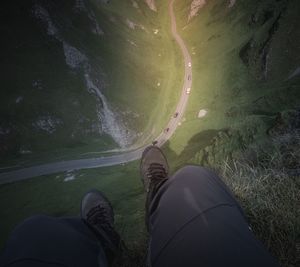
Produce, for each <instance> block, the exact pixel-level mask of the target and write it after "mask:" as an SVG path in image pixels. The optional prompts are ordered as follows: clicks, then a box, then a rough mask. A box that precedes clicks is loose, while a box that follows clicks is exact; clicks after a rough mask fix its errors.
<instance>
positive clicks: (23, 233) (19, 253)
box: [0, 190, 120, 267]
mask: <svg viewBox="0 0 300 267" xmlns="http://www.w3.org/2000/svg"><path fill="white" fill-rule="evenodd" d="M113 223H114V220H113V210H112V207H111V205H110V203H109V201H108V200H107V199H106V198H105V196H104V195H103V194H102V193H100V192H98V191H96V190H93V191H91V192H89V193H87V194H86V195H85V196H84V198H83V200H82V204H81V218H79V217H78V218H53V217H48V216H34V217H31V218H29V219H27V220H25V221H24V222H23V223H22V224H20V225H19V226H18V227H16V229H15V230H14V231H13V233H12V234H11V236H10V238H9V240H8V242H7V244H6V248H5V250H4V252H3V253H2V255H1V257H0V266H22V267H23V266H78V267H79V266H91V267H93V266H103V267H104V266H108V262H109V261H111V260H112V259H113V257H114V255H115V253H117V250H118V249H119V245H120V238H119V235H118V234H117V233H116V232H115V230H114V228H113Z"/></svg>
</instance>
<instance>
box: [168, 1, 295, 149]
mask: <svg viewBox="0 0 300 267" xmlns="http://www.w3.org/2000/svg"><path fill="white" fill-rule="evenodd" d="M273 2H274V1H268V0H266V1H262V2H261V3H260V4H257V3H254V2H253V1H243V2H237V3H236V4H235V6H234V7H233V8H232V9H228V8H227V2H226V1H218V2H209V3H208V4H207V5H206V6H205V7H204V8H203V9H202V10H200V12H199V15H198V16H196V17H195V18H193V19H192V20H191V21H190V23H189V24H187V15H188V12H189V7H188V5H187V3H186V2H184V1H177V2H176V8H175V9H176V14H177V15H178V16H177V18H178V19H177V20H178V24H179V25H180V26H179V30H180V33H181V35H182V36H183V39H184V40H185V42H186V43H187V45H188V47H189V51H190V53H191V56H192V62H193V85H192V92H191V97H190V99H189V103H188V106H187V110H186V113H185V120H184V121H183V123H182V127H180V128H178V130H177V131H176V134H175V136H174V138H173V139H172V140H171V141H170V147H171V148H172V149H173V150H174V151H176V152H177V153H179V154H180V153H181V152H182V150H183V149H184V147H185V146H186V145H187V143H188V141H189V140H190V139H191V138H192V137H193V136H194V135H196V134H197V133H199V132H203V131H207V130H220V129H224V128H230V129H232V130H237V131H240V132H241V134H244V129H245V127H246V126H247V127H249V128H253V129H254V128H257V127H258V128H257V136H254V139H256V140H257V139H258V138H266V135H264V134H263V133H264V132H265V131H266V129H267V128H268V127H270V125H271V124H272V122H273V120H274V118H275V117H274V114H276V113H278V112H281V111H284V110H287V109H293V108H297V107H298V105H299V101H300V94H299V92H300V90H299V78H297V77H296V78H294V79H293V80H290V81H287V77H288V76H289V75H290V73H291V72H292V71H293V70H295V69H296V68H297V67H298V66H299V65H300V58H299V56H298V55H299V46H297V45H295V44H296V43H297V44H299V42H300V36H299V31H298V30H297V29H298V26H297V25H298V20H297V16H296V13H297V12H299V10H300V5H299V3H298V2H297V1H290V2H288V3H287V2H286V1H281V2H278V3H276V4H275V3H273ZM268 10H270V11H272V12H273V17H271V18H270V19H269V20H268V21H267V22H265V24H262V20H263V19H264V12H266V11H268ZM296 10H298V11H296ZM279 14H282V16H281V19H280V20H279V26H278V28H277V30H276V31H275V33H274V35H273V36H272V38H271V42H270V49H269V61H268V74H267V78H266V79H265V78H262V75H263V71H262V69H261V59H260V55H259V50H260V49H261V46H262V44H263V43H264V42H265V41H266V40H267V38H268V35H269V31H270V29H271V28H272V25H273V24H274V22H275V21H276V18H277V17H278V15H279ZM252 16H257V17H258V19H257V20H258V21H257V22H256V23H254V24H253V25H250V22H251V17H252ZM249 25H250V26H249ZM291 38H293V40H294V41H293V42H288V41H286V39H291ZM251 39H253V40H254V43H253V46H254V48H253V49H252V50H251V51H250V52H249V57H250V61H249V65H248V66H247V65H245V64H244V62H243V61H242V60H241V58H240V51H241V49H242V48H243V47H244V45H245V44H246V43H247V42H248V41H249V40H251ZM282 51H285V54H286V56H283V53H282ZM193 52H194V53H195V54H193ZM288 58H290V59H291V60H290V59H288ZM200 109H206V110H207V111H208V113H207V116H206V117H204V118H202V119H198V118H197V114H198V112H199V110H200Z"/></svg>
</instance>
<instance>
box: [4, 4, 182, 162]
mask: <svg viewBox="0 0 300 267" xmlns="http://www.w3.org/2000/svg"><path fill="white" fill-rule="evenodd" d="M88 3H89V4H88V6H89V7H90V8H91V9H93V10H94V13H95V16H96V19H97V21H98V23H99V25H100V27H101V29H102V30H103V31H104V35H103V36H96V35H94V34H93V33H92V32H91V30H90V21H89V19H88V18H87V15H86V14H84V13H79V14H77V15H76V14H74V13H72V5H73V4H72V3H71V2H70V3H62V2H57V3H56V5H54V6H52V7H51V8H48V9H49V10H50V11H49V13H50V16H51V18H52V20H53V21H54V23H55V25H56V26H57V27H58V29H59V30H60V32H61V35H62V36H63V37H64V39H65V40H66V41H67V42H68V43H69V44H71V45H72V46H74V47H76V48H77V49H79V50H80V51H83V52H84V53H85V54H86V55H87V56H88V58H89V60H90V63H91V64H92V67H93V73H94V76H95V78H97V75H98V74H99V79H100V80H101V79H104V83H105V84H106V86H105V87H104V88H103V93H104V94H105V96H106V97H107V98H108V100H109V102H110V103H111V105H112V107H113V108H114V109H115V111H117V113H119V114H120V119H122V120H124V121H125V123H126V125H127V126H128V127H129V128H131V129H134V130H135V131H136V132H140V133H141V135H140V136H139V140H138V143H142V142H144V141H145V140H146V141H147V142H150V141H152V139H153V138H154V137H155V136H156V135H157V134H158V133H159V132H160V131H162V129H163V127H164V125H165V123H166V121H167V120H168V118H169V116H171V114H172V112H173V108H174V106H175V104H176V102H177V99H178V97H179V93H180V89H181V83H182V80H181V79H177V78H175V77H181V75H180V74H181V73H182V72H183V66H182V61H181V60H182V59H181V56H180V53H179V50H178V48H177V46H176V44H175V43H174V42H173V41H172V40H171V38H170V30H169V17H168V14H167V8H166V3H161V4H159V6H158V8H159V12H158V13H155V12H152V11H150V10H149V8H148V7H147V6H146V4H145V3H144V2H143V1H141V2H139V7H140V9H139V10H138V9H135V8H134V7H133V6H132V3H131V1H113V2H111V3H109V4H96V3H95V2H94V1H89V2H88ZM17 6H18V7H17V8H16V5H15V4H14V5H9V8H8V9H7V13H8V14H11V15H10V17H7V23H6V24H7V25H6V26H5V27H4V26H2V27H3V28H5V31H6V34H7V36H8V38H7V42H6V43H5V44H3V46H4V47H3V50H4V51H6V55H5V56H4V58H3V59H4V62H3V64H1V70H2V72H3V73H5V75H4V77H5V79H4V80H3V83H2V88H3V90H1V95H2V97H1V100H0V101H1V113H0V114H1V121H2V122H1V124H0V126H2V127H10V128H13V129H14V130H13V132H12V133H11V134H10V135H9V136H8V137H7V138H6V137H4V138H3V140H2V141H3V143H4V144H5V146H4V145H3V146H2V148H3V150H2V149H1V151H0V152H1V153H2V152H3V151H8V152H7V153H6V152H4V153H2V154H1V155H2V156H3V157H4V156H5V157H4V158H3V160H2V166H5V165H13V164H15V163H21V164H32V163H33V162H38V161H52V160H55V159H61V158H64V159H66V158H72V157H74V155H75V156H77V157H78V155H80V154H81V153H85V152H99V151H101V150H106V149H110V148H113V147H116V144H115V143H114V142H113V140H112V139H111V138H110V136H108V135H106V134H101V135H99V134H97V133H95V132H92V133H89V134H86V133H85V130H86V129H90V127H91V125H92V124H97V123H98V122H97V120H98V118H97V114H96V105H97V102H96V100H95V96H94V95H91V94H89V93H88V92H87V90H86V86H85V82H84V80H83V77H82V75H81V74H80V71H79V72H78V71H71V70H70V69H69V68H68V66H67V65H66V64H65V62H64V54H63V50H62V45H61V44H60V43H59V42H58V41H57V40H55V39H54V38H52V37H49V36H47V34H46V29H45V27H42V26H41V25H38V24H37V21H36V20H35V19H34V18H33V17H32V16H30V15H29V14H30V12H31V11H30V8H31V3H30V2H28V3H27V4H24V3H23V2H22V4H21V3H19V4H18V5H17ZM50 6H51V5H50ZM17 16H18V17H22V18H23V21H24V23H23V27H22V28H21V27H19V25H18V23H17V21H18V20H17V19H15V17H17ZM127 19H129V20H131V21H132V22H134V23H136V24H137V25H142V26H143V27H144V30H143V29H141V28H140V27H139V26H137V27H136V28H135V29H130V28H129V27H128V26H127V24H126V20H127ZM154 29H159V33H158V34H154ZM10 30H11V32H14V34H13V35H12V34H9V31H10ZM131 41H132V42H134V43H135V44H136V46H134V45H132V44H131V43H130V42H131ZM34 80H40V81H42V86H43V90H38V89H37V88H33V86H32V82H33V81H34ZM158 82H160V87H158V86H157V83H158ZM20 95H21V96H23V101H22V102H21V103H20V104H16V103H15V100H16V99H17V97H18V96H20ZM74 103H75V104H74ZM128 111H129V113H128ZM134 113H135V114H137V116H138V117H134V116H133V114H134ZM43 114H54V115H56V116H57V117H60V118H62V119H63V121H64V126H63V127H59V129H58V131H57V132H55V133H54V134H52V135H49V134H43V133H41V132H36V131H34V130H33V128H32V122H34V120H35V119H36V117H37V116H38V115H43ZM82 117H83V118H85V124H78V120H79V119H80V118H82ZM154 125H155V126H154ZM74 132H75V134H73V135H72V133H74ZM71 135H72V136H73V137H72V138H70V136H71ZM0 141H1V140H0ZM20 147H23V148H24V149H25V150H27V149H29V150H32V151H33V152H34V153H33V154H29V155H28V154H27V155H20V153H19V150H20Z"/></svg>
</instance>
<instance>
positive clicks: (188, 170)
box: [174, 165, 218, 179]
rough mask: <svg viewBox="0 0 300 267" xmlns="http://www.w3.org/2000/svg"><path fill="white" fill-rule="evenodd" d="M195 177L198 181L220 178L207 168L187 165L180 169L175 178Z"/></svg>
mask: <svg viewBox="0 0 300 267" xmlns="http://www.w3.org/2000/svg"><path fill="white" fill-rule="evenodd" d="M177 176H180V177H193V178H197V179H206V178H211V177H218V176H217V175H216V174H215V173H214V172H213V171H212V170H209V169H207V168H204V167H201V166H196V165H187V166H184V167H182V168H181V169H179V170H178V171H177V172H176V173H175V174H174V177H177Z"/></svg>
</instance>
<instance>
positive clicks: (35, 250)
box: [0, 166, 278, 267]
mask: <svg viewBox="0 0 300 267" xmlns="http://www.w3.org/2000/svg"><path fill="white" fill-rule="evenodd" d="M149 215H150V217H149V225H148V226H149V231H150V232H149V233H150V242H149V251H148V264H149V265H150V266H155V267H158V266H159V267H160V266H161V267H176V266H182V267H193V266H195V267H196V266H197V267H201V266H203V267H215V266H222V267H223V266H224V267H225V266H226V267H227V266H242V267H244V266H249V267H250V266H251V267H254V266H255V267H256V266H263V267H267V266H278V264H277V263H276V261H275V260H274V259H273V258H272V257H271V256H270V254H269V253H268V252H267V250H266V249H265V248H264V247H263V246H262V244H261V243H260V242H259V241H258V240H257V239H256V238H255V237H254V235H253V233H252V231H251V230H250V228H249V226H248V224H247V222H246V220H245V217H244V215H243V212H242V209H241V207H240V206H239V204H238V203H237V202H236V200H235V199H234V197H233V196H232V194H231V193H230V191H229V190H228V188H227V187H226V186H225V184H224V183H223V182H222V181H221V180H220V178H219V177H218V176H217V175H216V174H214V173H213V172H211V171H209V170H207V169H204V168H200V167H196V166H187V167H184V168H182V169H181V170H179V171H178V172H176V173H175V174H174V175H173V176H172V177H171V178H170V179H169V180H168V181H167V182H165V183H164V184H163V185H162V186H161V187H160V189H159V190H158V192H157V194H156V195H155V197H154V199H153V200H152V203H151V204H150V207H149ZM0 263H1V265H0V266H1V267H2V266H13V267H16V266H18V267H23V266H33V267H35V266H49V267H50V266H51V267H52V266H68V267H76V266H84V267H94V266H103V267H104V266H107V260H106V257H105V253H104V252H103V249H102V246H101V243H100V242H99V241H98V240H97V239H96V237H95V236H94V234H93V233H92V232H91V231H90V230H89V228H88V227H87V226H86V225H85V224H84V223H83V222H82V221H81V220H80V219H79V218H52V217H47V216H34V217H31V218H29V219H27V220H25V221H24V222H23V223H22V224H21V225H19V226H18V227H17V228H16V229H15V230H14V231H13V233H12V234H11V236H10V238H9V240H8V242H7V245H6V248H5V250H4V252H3V254H2V257H1V261H0Z"/></svg>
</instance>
